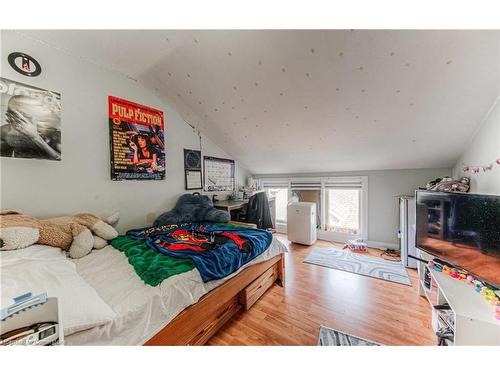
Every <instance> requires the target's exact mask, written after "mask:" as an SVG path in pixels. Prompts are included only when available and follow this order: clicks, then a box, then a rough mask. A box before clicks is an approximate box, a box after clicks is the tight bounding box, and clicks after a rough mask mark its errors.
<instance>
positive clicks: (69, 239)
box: [0, 210, 119, 258]
mask: <svg viewBox="0 0 500 375" xmlns="http://www.w3.org/2000/svg"><path fill="white" fill-rule="evenodd" d="M118 219H119V214H118V213H115V214H113V215H111V216H110V217H108V218H106V219H101V218H99V217H97V216H95V215H92V214H86V213H80V214H76V215H71V216H62V217H56V218H52V219H35V218H33V217H31V216H28V215H24V214H23V213H22V212H21V211H18V210H0V250H16V249H22V248H24V247H28V246H30V245H33V244H35V243H37V244H40V245H48V246H54V247H59V248H61V249H63V250H65V251H68V252H69V255H70V257H71V258H81V257H83V256H85V255H87V254H88V253H90V252H91V251H92V249H94V248H95V249H100V248H102V247H104V246H106V245H107V241H108V240H112V239H113V238H115V237H116V236H118V232H117V231H116V230H115V228H113V227H112V225H114V224H116V223H117V222H118Z"/></svg>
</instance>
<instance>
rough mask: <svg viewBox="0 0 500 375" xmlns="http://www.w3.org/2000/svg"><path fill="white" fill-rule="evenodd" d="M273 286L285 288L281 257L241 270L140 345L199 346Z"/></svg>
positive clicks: (283, 267)
mask: <svg viewBox="0 0 500 375" xmlns="http://www.w3.org/2000/svg"><path fill="white" fill-rule="evenodd" d="M238 224H239V223H238ZM274 283H278V284H279V285H280V286H284V284H285V257H284V254H280V255H277V256H275V257H273V258H271V259H269V260H267V261H265V262H262V263H257V264H254V265H253V266H250V267H247V268H245V269H244V270H243V271H241V272H240V273H239V274H237V275H236V276H234V277H233V278H231V279H229V280H228V281H226V282H225V283H224V284H222V285H221V286H219V287H217V288H215V289H214V290H212V291H211V292H209V293H207V294H206V295H204V296H203V297H202V298H201V299H200V300H199V301H198V302H197V303H195V304H194V305H191V306H189V307H187V308H186V309H185V310H184V311H182V312H181V313H180V314H179V315H177V317H175V318H174V320H172V321H171V322H170V323H169V324H167V325H166V326H165V328H163V329H162V330H161V331H160V332H158V333H157V334H156V335H155V336H153V337H152V338H151V339H149V341H147V342H146V343H145V344H144V345H148V346H151V345H203V344H205V343H206V342H207V341H208V340H209V339H210V337H212V336H213V335H214V334H215V333H216V332H217V331H218V330H219V329H220V328H221V327H222V326H223V325H224V324H225V323H226V322H227V321H228V320H229V319H231V317H232V316H234V314H236V313H237V312H238V311H239V310H241V309H244V310H248V309H249V308H250V307H251V306H252V305H253V304H254V303H255V302H256V301H257V300H258V299H259V298H260V296H262V295H263V294H264V292H265V291H266V290H267V289H269V288H270V287H271V286H272V285H273V284H274Z"/></svg>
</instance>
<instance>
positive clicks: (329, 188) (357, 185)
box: [260, 176, 368, 242]
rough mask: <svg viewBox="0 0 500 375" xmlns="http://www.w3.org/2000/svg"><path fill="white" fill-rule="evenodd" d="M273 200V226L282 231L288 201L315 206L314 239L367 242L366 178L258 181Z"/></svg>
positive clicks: (342, 177)
mask: <svg viewBox="0 0 500 375" xmlns="http://www.w3.org/2000/svg"><path fill="white" fill-rule="evenodd" d="M260 184H261V185H260V186H261V188H263V189H265V191H266V192H267V193H268V195H269V196H271V197H275V199H276V201H275V202H276V225H277V229H279V231H283V232H285V231H286V222H287V217H286V216H287V205H288V202H289V200H290V197H297V198H298V200H299V201H302V202H314V203H316V212H317V213H318V218H317V226H318V238H320V239H325V240H330V241H341V242H344V241H346V240H348V239H354V238H361V239H365V240H366V239H368V177H366V176H335V177H333V176H332V177H320V176H318V177H290V178H286V177H276V178H263V179H262V180H260Z"/></svg>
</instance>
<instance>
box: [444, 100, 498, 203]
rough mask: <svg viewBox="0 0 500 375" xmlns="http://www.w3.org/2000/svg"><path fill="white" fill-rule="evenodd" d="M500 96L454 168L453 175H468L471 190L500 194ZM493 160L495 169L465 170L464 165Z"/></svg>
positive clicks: (483, 163)
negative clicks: (499, 159) (476, 171)
mask: <svg viewBox="0 0 500 375" xmlns="http://www.w3.org/2000/svg"><path fill="white" fill-rule="evenodd" d="M498 158H500V97H499V98H498V99H497V100H496V102H495V103H494V104H493V106H492V108H491V110H490V111H489V112H488V114H487V115H486V116H485V118H484V120H483V122H482V124H481V125H480V127H479V129H478V131H477V133H476V134H475V136H474V137H472V138H471V140H470V142H469V143H468V144H467V146H466V148H465V151H464V152H463V154H462V155H461V156H460V158H459V159H458V160H457V163H456V164H455V167H454V168H453V176H454V177H457V178H458V177H461V176H468V177H470V179H471V192H474V193H485V194H497V195H500V165H498V164H496V163H495V161H496V159H498ZM491 162H493V164H494V165H493V169H492V170H491V171H488V172H483V170H481V171H480V172H479V173H477V174H473V173H470V172H467V173H465V172H463V165H464V164H465V165H468V166H470V165H473V166H483V165H485V164H488V163H491Z"/></svg>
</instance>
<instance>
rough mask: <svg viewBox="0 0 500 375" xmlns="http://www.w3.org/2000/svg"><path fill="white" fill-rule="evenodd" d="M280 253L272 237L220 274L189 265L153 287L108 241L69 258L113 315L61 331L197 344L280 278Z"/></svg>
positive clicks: (88, 340)
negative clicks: (208, 277) (204, 275)
mask: <svg viewBox="0 0 500 375" xmlns="http://www.w3.org/2000/svg"><path fill="white" fill-rule="evenodd" d="M16 251H20V250H16ZM284 252H286V247H285V245H283V244H282V243H281V242H280V241H278V240H277V239H276V238H273V239H272V242H271V245H270V246H269V247H268V248H267V250H265V251H264V252H263V253H262V254H260V255H259V256H258V257H256V258H254V259H253V260H252V261H250V262H249V263H247V264H245V265H244V266H243V267H241V268H240V269H239V270H237V271H236V272H234V273H233V274H231V275H229V276H227V277H225V278H223V279H219V280H213V281H209V282H206V283H203V281H202V280H201V277H200V274H199V272H198V270H197V269H196V268H194V269H193V270H191V271H188V272H184V273H181V274H178V275H174V276H172V277H169V278H167V279H165V280H164V281H163V282H161V284H160V285H158V286H157V287H152V286H148V285H145V284H144V283H143V282H142V281H141V280H140V278H139V277H138V276H137V275H136V273H135V271H134V270H133V268H132V267H131V266H130V264H129V263H128V260H127V258H126V257H125V255H124V254H123V253H122V252H120V251H117V250H116V249H114V248H113V247H112V246H107V247H105V248H104V249H101V250H94V251H93V252H92V253H91V254H89V255H88V256H85V257H83V258H81V259H76V260H70V262H72V263H73V264H74V265H75V268H76V272H77V273H78V275H79V276H81V278H83V280H85V282H86V283H87V284H88V285H89V286H90V287H91V288H93V289H94V290H95V291H96V292H97V294H98V295H99V297H100V298H101V299H102V300H103V301H104V303H105V304H107V305H108V306H109V307H110V309H111V310H112V311H113V317H112V318H110V319H108V320H107V321H106V322H105V323H103V324H100V325H97V326H94V327H92V328H89V329H82V330H79V331H77V332H74V333H71V334H69V335H66V337H65V344H66V345H203V344H204V343H205V342H206V341H208V339H209V338H210V337H211V336H212V335H213V334H215V332H217V330H218V329H219V328H220V327H222V325H224V323H226V322H227V321H228V320H229V319H230V318H231V317H232V316H233V315H234V314H235V313H236V312H238V311H239V310H241V309H248V308H250V307H251V306H252V304H253V303H255V301H256V300H257V299H258V298H259V297H260V296H261V295H262V294H263V293H264V292H265V291H266V290H267V289H268V288H269V287H271V286H272V285H273V284H274V283H280V284H282V283H283V281H284V256H283V253H284ZM4 253H8V252H4ZM11 253H12V252H11ZM5 255H7V254H5ZM2 256H3V258H2V259H6V256H4V254H2ZM9 256H12V254H9ZM2 282H3V281H2ZM63 308H64V306H63Z"/></svg>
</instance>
